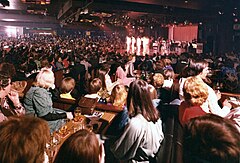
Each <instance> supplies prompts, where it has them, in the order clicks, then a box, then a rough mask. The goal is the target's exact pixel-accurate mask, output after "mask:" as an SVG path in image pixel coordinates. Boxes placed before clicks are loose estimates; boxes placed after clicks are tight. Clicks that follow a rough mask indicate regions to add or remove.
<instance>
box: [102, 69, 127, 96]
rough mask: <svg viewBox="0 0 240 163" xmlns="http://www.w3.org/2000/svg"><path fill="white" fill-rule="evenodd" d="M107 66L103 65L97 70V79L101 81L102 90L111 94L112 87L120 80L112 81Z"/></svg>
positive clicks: (119, 82)
mask: <svg viewBox="0 0 240 163" xmlns="http://www.w3.org/2000/svg"><path fill="white" fill-rule="evenodd" d="M109 70H110V68H109V66H108V65H105V66H103V67H102V68H100V70H99V79H100V80H101V81H102V88H103V90H106V91H107V92H108V93H109V94H111V91H112V89H113V88H114V87H115V86H116V85H117V84H121V83H122V82H121V80H117V81H115V82H112V80H111V78H110V76H109V74H108V73H109Z"/></svg>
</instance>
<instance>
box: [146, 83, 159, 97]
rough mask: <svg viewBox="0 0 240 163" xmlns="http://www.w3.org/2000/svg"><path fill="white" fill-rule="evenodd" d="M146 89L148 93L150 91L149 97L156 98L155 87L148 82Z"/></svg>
mask: <svg viewBox="0 0 240 163" xmlns="http://www.w3.org/2000/svg"><path fill="white" fill-rule="evenodd" d="M148 90H149V93H150V96H151V99H152V100H153V99H157V98H158V96H157V90H156V89H155V87H154V86H153V85H151V84H148Z"/></svg>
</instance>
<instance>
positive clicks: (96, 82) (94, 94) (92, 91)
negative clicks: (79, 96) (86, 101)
mask: <svg viewBox="0 0 240 163" xmlns="http://www.w3.org/2000/svg"><path fill="white" fill-rule="evenodd" d="M101 89H102V81H101V80H100V79H99V78H94V79H93V80H92V81H91V82H90V84H89V94H86V95H85V96H84V97H87V98H98V99H100V98H101V96H99V95H98V92H99V91H100V90H101Z"/></svg>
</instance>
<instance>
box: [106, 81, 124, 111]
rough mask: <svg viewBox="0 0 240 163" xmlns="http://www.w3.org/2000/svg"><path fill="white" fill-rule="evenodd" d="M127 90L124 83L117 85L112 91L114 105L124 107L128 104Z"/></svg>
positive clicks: (111, 97)
mask: <svg viewBox="0 0 240 163" xmlns="http://www.w3.org/2000/svg"><path fill="white" fill-rule="evenodd" d="M126 100H127V90H126V87H125V86H124V85H121V84H118V85H116V86H115V87H114V88H113V90H112V93H111V96H110V102H111V103H112V105H113V106H118V107H121V108H124V107H125V106H126V102H127V101H126Z"/></svg>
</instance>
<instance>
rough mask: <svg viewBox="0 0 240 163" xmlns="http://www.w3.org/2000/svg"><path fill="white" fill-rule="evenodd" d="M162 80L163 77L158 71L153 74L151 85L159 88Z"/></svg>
mask: <svg viewBox="0 0 240 163" xmlns="http://www.w3.org/2000/svg"><path fill="white" fill-rule="evenodd" d="M163 82H164V77H163V75H162V74H160V73H156V74H154V75H153V86H154V87H156V88H161V87H162V85H163Z"/></svg>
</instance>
